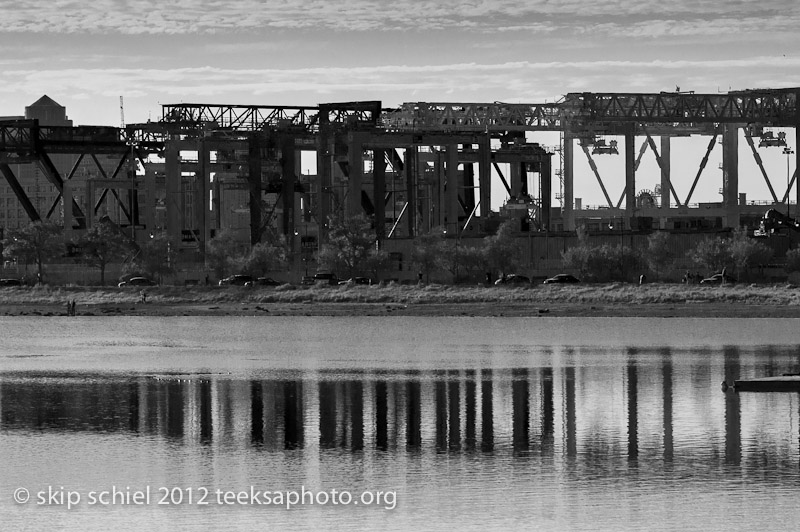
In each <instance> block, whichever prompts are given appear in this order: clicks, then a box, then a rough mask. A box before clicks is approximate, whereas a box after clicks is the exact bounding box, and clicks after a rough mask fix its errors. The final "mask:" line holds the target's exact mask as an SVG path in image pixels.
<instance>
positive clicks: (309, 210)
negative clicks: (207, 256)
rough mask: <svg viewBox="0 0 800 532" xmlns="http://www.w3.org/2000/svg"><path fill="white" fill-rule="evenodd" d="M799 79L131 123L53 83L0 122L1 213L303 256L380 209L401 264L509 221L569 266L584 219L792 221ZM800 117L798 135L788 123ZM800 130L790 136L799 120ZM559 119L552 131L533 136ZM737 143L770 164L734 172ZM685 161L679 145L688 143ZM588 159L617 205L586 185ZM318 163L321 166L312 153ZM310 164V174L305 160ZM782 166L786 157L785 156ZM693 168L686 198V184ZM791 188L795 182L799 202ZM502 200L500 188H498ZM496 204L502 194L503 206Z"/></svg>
mask: <svg viewBox="0 0 800 532" xmlns="http://www.w3.org/2000/svg"><path fill="white" fill-rule="evenodd" d="M799 92H800V89H798V88H788V89H751V90H750V89H749V90H741V91H731V92H728V93H718V94H694V93H686V92H661V93H648V94H644V93H571V94H567V95H566V96H564V97H563V98H562V99H561V100H559V101H558V102H554V103H544V104H506V103H500V102H494V103H430V102H416V103H406V104H403V105H401V106H399V107H397V108H388V109H386V108H383V107H382V105H381V102H378V101H363V102H343V103H328V104H320V105H317V106H299V107H287V106H266V105H265V106H250V105H243V106H237V105H212V104H190V103H182V104H167V105H163V106H162V107H163V114H162V118H161V119H160V120H159V121H157V122H147V123H142V124H128V125H125V127H123V128H114V127H93V126H73V125H72V123H71V122H70V121H69V120H68V119H67V118H66V112H65V110H64V108H63V107H60V106H58V104H55V102H53V101H52V100H51V99H49V98H47V97H43V98H42V99H41V100H39V101H38V102H36V103H35V104H33V105H31V106H30V107H28V108H27V109H26V114H25V116H24V117H5V118H2V119H0V172H2V174H3V176H4V177H5V181H6V183H5V185H4V186H3V187H2V188H0V191H2V204H0V205H2V207H3V209H2V211H0V224H2V225H3V226H4V227H15V226H17V225H20V224H21V223H22V221H23V219H24V221H25V223H27V221H30V220H37V219H42V218H49V219H58V220H59V221H63V223H64V226H65V229H66V232H67V237H68V238H71V237H72V236H74V235H76V234H78V233H80V232H81V231H83V230H85V229H86V228H87V227H90V226H91V225H92V223H94V222H95V221H96V220H97V219H98V218H99V217H100V216H109V218H111V219H112V220H114V221H115V222H117V223H118V224H119V225H120V226H121V227H122V228H123V229H124V230H126V231H130V234H131V237H132V238H133V239H134V240H138V241H141V239H144V238H147V237H148V235H151V234H153V233H155V232H160V231H165V232H166V233H167V234H168V235H169V236H171V237H172V238H173V240H175V241H179V242H181V246H180V247H181V250H180V252H181V254H182V261H183V262H187V263H192V262H195V263H198V262H199V263H202V260H203V251H204V249H205V245H206V243H207V242H208V241H209V240H210V239H211V238H213V237H214V236H215V235H216V234H218V233H219V232H220V231H222V230H227V231H230V232H233V233H235V234H236V235H237V238H239V239H240V240H241V242H242V243H243V245H247V244H253V243H256V242H259V241H260V240H261V239H262V237H263V235H264V234H265V231H266V230H267V229H269V228H271V229H273V230H274V231H276V232H277V233H279V234H282V235H284V236H285V237H286V238H287V239H288V241H289V242H290V244H291V248H292V253H293V256H294V257H296V261H295V262H296V264H295V266H296V267H297V265H298V264H301V261H303V262H304V263H305V264H306V268H307V267H308V266H307V261H308V260H311V259H313V254H314V251H315V250H316V249H318V246H319V245H320V243H321V242H324V239H325V234H326V221H327V219H328V216H329V215H331V214H333V213H344V214H358V213H365V214H367V215H369V216H370V217H372V218H373V220H374V223H375V231H376V236H377V239H378V241H379V243H380V245H381V246H382V247H383V248H384V249H386V250H387V251H389V252H390V253H391V254H392V257H393V259H394V270H395V271H394V272H392V274H391V276H392V277H395V278H403V277H409V276H412V275H414V274H413V273H412V272H411V271H410V266H409V260H410V249H411V242H413V239H414V238H415V237H417V236H419V235H421V234H425V233H427V232H430V231H432V230H441V231H443V232H444V233H446V235H447V237H448V238H453V239H455V241H456V243H458V242H465V243H466V244H469V242H470V240H471V239H477V238H481V237H483V236H486V235H488V234H492V232H493V231H494V230H495V229H496V227H497V226H498V225H499V224H500V223H501V222H502V221H503V220H505V219H508V218H515V219H517V220H518V225H517V229H518V232H519V236H520V246H521V247H524V249H526V250H527V256H528V257H529V267H530V268H531V269H537V270H542V271H548V270H553V269H558V267H559V262H560V253H561V252H562V251H563V250H564V249H566V247H568V246H569V245H570V243H571V242H572V241H574V236H575V232H576V230H577V229H583V230H584V231H587V232H588V233H589V234H592V235H594V236H595V237H596V238H599V239H610V240H609V241H620V240H616V239H621V241H622V242H623V243H626V244H630V245H636V242H637V240H643V238H645V237H646V235H647V234H648V233H649V232H651V231H654V230H666V231H670V232H673V233H685V234H686V235H688V236H686V238H685V240H686V242H687V245H688V243H690V242H691V241H693V240H695V238H694V236H693V235H695V236H696V235H700V234H702V233H704V232H709V231H724V230H729V229H731V228H737V227H741V226H748V227H750V228H753V227H756V226H757V224H758V221H759V219H760V218H761V217H762V216H763V215H764V212H765V211H766V210H767V209H769V208H774V209H780V210H781V211H782V212H787V213H788V214H790V215H791V216H792V217H795V218H796V217H797V204H798V199H800V191H798V189H797V187H794V181H795V178H796V172H795V174H793V175H792V176H791V177H790V176H789V175H787V176H786V191H785V193H784V192H783V191H782V190H781V188H782V187H781V184H782V182H783V177H781V178H777V177H776V176H769V175H768V173H767V172H766V170H765V168H764V165H763V164H762V161H761V156H760V154H759V153H760V152H759V150H762V149H775V148H777V149H779V150H783V151H782V153H784V154H785V155H786V160H787V169H788V167H789V163H790V162H792V163H793V166H794V167H795V168H796V167H797V162H798V157H800V154H798V153H796V150H794V149H792V148H791V146H790V143H792V141H793V144H794V146H797V125H798V122H799V121H800V115H799V114H798V109H797V96H798V93H799ZM792 130H793V131H794V133H793V136H792ZM787 131H788V133H787ZM539 132H550V133H555V134H557V135H558V137H559V139H560V140H559V142H558V145H556V146H543V145H541V144H539V143H537V142H534V141H533V140H532V138H533V136H534V135H535V134H536V133H539ZM688 135H691V136H693V137H703V138H705V139H708V147H707V150H706V154H705V157H704V158H703V159H702V160H701V161H700V164H699V166H698V168H697V170H696V172H695V173H694V175H692V176H689V177H687V176H686V175H685V174H681V175H680V176H676V175H673V173H672V171H671V167H672V160H673V158H675V157H676V154H675V153H672V152H673V149H672V142H671V141H672V139H674V138H675V137H683V136H688ZM740 144H741V145H742V147H744V146H745V145H746V146H747V147H748V148H749V150H750V152H751V153H752V155H753V158H754V160H755V162H756V163H757V166H758V168H759V170H760V175H755V176H754V175H747V176H740V171H739V167H740V161H739V158H740V152H741V151H742V150H740ZM716 146H721V150H722V164H721V170H722V175H723V179H722V184H723V186H722V187H721V189H720V193H721V201H719V202H711V203H700V204H697V203H693V202H692V196H693V194H694V193H695V190H696V187H697V184H698V182H699V181H700V180H701V179H702V178H703V174H704V172H705V173H707V171H706V166H707V164H708V159H709V154H710V153H711V152H712V150H714V149H716V148H715V147H716ZM648 151H651V152H652V153H653V154H654V155H655V158H656V160H657V162H658V167H659V172H660V180H659V184H658V186H656V187H655V188H653V189H648V190H644V189H642V188H641V187H640V186H637V170H638V168H639V164H640V162H641V160H642V157H643V155H644V154H645V153H646V152H648ZM609 154H614V155H617V156H619V157H622V158H623V159H624V189H623V192H622V195H621V196H620V197H619V198H616V197H612V195H611V193H610V192H609V190H611V187H609V186H608V184H607V182H606V180H604V177H603V176H602V175H601V173H600V171H599V170H598V166H597V164H596V163H595V157H597V156H602V155H609ZM677 156H678V157H680V154H679V153H678V154H677ZM582 157H585V158H586V159H587V161H588V163H589V165H590V167H591V168H592V172H593V174H594V176H595V178H596V180H597V185H598V187H599V188H600V190H601V191H602V194H603V198H604V199H605V204H604V205H601V206H594V207H588V206H584V205H583V204H582V202H581V199H580V198H581V194H582V193H581V192H580V191H577V190H575V180H574V169H575V165H576V160H577V159H578V158H582ZM304 162H306V163H309V164H305V163H304ZM304 166H305V167H310V168H313V172H307V173H303V172H302V168H303V167H304ZM787 172H788V170H787ZM687 178H688V179H691V185H690V186H688V185H689V184H688V183H681V184H682V185H687V186H684V187H683V188H688V189H689V192H688V195H685V196H680V195H679V194H678V193H677V192H676V186H675V184H676V182H677V181H676V180H678V179H682V180H685V179H687ZM745 179H759V180H760V179H763V180H764V181H765V183H766V185H767V188H768V190H769V193H770V196H771V197H770V198H768V200H767V201H766V202H759V203H756V202H753V201H748V200H747V198H746V196H745V195H744V194H742V193H741V192H740V187H739V183H740V180H745ZM793 188H794V190H795V192H796V194H795V195H794V197H791V198H790V191H791V190H792V189H793ZM498 197H499V198H501V199H500V201H499V202H498V199H497V198H498ZM495 206H496V208H495Z"/></svg>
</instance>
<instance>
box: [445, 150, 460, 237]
mask: <svg viewBox="0 0 800 532" xmlns="http://www.w3.org/2000/svg"><path fill="white" fill-rule="evenodd" d="M446 171H447V174H446V176H447V182H446V188H445V197H444V201H445V209H444V212H445V217H446V220H445V227H446V228H447V230H448V233H449V232H450V231H454V233H455V235H456V236H458V233H459V227H458V211H459V205H458V144H448V145H447V169H446Z"/></svg>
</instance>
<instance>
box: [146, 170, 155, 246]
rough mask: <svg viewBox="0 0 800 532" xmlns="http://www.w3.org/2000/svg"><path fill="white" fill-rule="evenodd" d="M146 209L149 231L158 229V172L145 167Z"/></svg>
mask: <svg viewBox="0 0 800 532" xmlns="http://www.w3.org/2000/svg"><path fill="white" fill-rule="evenodd" d="M144 197H145V211H144V216H145V219H144V223H145V225H146V226H147V231H148V232H150V231H155V230H156V174H155V172H153V171H148V170H147V169H145V173H144Z"/></svg>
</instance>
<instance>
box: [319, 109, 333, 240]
mask: <svg viewBox="0 0 800 532" xmlns="http://www.w3.org/2000/svg"><path fill="white" fill-rule="evenodd" d="M333 153H334V139H333V137H332V136H331V134H330V130H329V126H328V114H327V113H322V112H321V113H320V126H319V146H318V147H317V187H318V189H317V201H316V214H317V244H318V245H319V244H320V243H321V242H322V241H323V240H324V238H325V236H326V234H327V233H326V231H325V230H324V228H325V224H327V223H328V216H329V215H330V214H331V210H330V209H331V195H332V189H331V186H332V185H333Z"/></svg>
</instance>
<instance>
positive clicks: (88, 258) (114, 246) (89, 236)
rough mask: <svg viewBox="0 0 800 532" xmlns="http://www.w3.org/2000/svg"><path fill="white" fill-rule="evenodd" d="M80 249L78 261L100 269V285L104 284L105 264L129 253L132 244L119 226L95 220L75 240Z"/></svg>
mask: <svg viewBox="0 0 800 532" xmlns="http://www.w3.org/2000/svg"><path fill="white" fill-rule="evenodd" d="M74 243H75V245H76V246H78V249H79V250H80V256H79V258H78V261H79V262H81V263H83V264H86V265H88V266H92V267H94V268H97V269H99V270H100V285H105V284H106V266H108V265H109V264H110V263H111V262H114V261H117V260H121V259H123V258H124V257H126V256H127V255H129V254H130V253H131V250H132V246H131V245H130V243H129V240H128V238H127V237H125V236H124V235H122V233H120V231H119V228H117V227H115V226H113V225H111V224H110V223H107V222H103V221H100V222H97V223H96V224H94V225H93V226H92V227H90V228H89V229H88V230H87V231H86V233H84V234H83V235H82V236H81V237H80V238H78V239H77V240H76V241H75V242H74Z"/></svg>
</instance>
